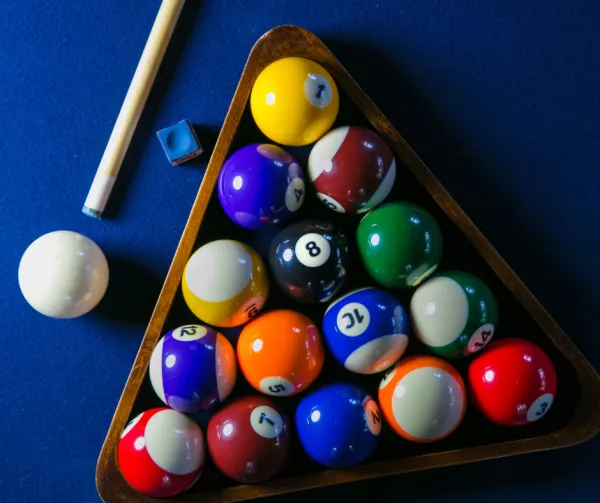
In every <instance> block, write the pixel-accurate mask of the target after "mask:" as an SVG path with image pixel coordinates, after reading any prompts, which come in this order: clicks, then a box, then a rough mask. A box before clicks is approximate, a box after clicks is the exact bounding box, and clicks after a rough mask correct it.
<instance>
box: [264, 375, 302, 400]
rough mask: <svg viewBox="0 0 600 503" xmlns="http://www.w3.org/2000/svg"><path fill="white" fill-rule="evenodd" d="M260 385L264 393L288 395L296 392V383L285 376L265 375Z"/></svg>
mask: <svg viewBox="0 0 600 503" xmlns="http://www.w3.org/2000/svg"><path fill="white" fill-rule="evenodd" d="M258 387H259V388H260V390H261V391H262V392H263V393H265V394H267V395H271V396H288V395H291V394H292V393H293V392H294V385H293V384H292V383H291V382H290V381H288V380H287V379H285V378H283V377H265V378H263V379H262V380H261V381H260V383H259V385H258Z"/></svg>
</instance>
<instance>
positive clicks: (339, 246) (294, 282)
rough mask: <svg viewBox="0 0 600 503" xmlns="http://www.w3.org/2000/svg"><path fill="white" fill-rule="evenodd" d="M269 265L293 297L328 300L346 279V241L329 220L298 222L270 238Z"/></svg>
mask: <svg viewBox="0 0 600 503" xmlns="http://www.w3.org/2000/svg"><path fill="white" fill-rule="evenodd" d="M269 265H270V268H271V272H272V274H273V278H274V280H275V282H276V283H277V284H278V285H279V287H280V288H281V289H282V290H283V291H284V292H286V293H287V294H288V295H289V296H290V297H292V298H293V299H295V300H297V301H300V302H304V303H314V302H327V301H329V300H330V299H331V298H332V297H333V296H334V295H335V294H336V293H337V291H338V290H339V289H340V288H341V287H342V285H343V284H344V281H345V279H346V274H347V271H348V265H349V254H348V241H347V239H346V236H345V234H343V233H342V232H340V231H339V230H337V229H336V228H335V227H334V226H333V225H332V224H330V223H328V222H324V221H319V220H304V221H301V222H297V223H294V224H292V225H289V226H288V227H286V228H285V229H283V230H281V231H280V232H279V233H278V234H277V235H276V236H275V238H274V239H273V241H272V243H271V248H270V251H269Z"/></svg>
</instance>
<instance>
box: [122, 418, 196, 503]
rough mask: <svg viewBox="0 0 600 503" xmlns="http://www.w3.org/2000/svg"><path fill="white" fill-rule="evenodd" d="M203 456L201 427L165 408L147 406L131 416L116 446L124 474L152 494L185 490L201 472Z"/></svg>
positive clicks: (130, 481) (129, 481)
mask: <svg viewBox="0 0 600 503" xmlns="http://www.w3.org/2000/svg"><path fill="white" fill-rule="evenodd" d="M205 456H206V450H205V445H204V437H203V435H202V430H201V429H200V427H199V426H198V425H197V424H196V423H195V422H194V421H192V420H191V419H190V418H188V417H187V416H186V415H185V414H182V413H181V412H178V411H176V410H172V409H168V408H156V409H150V410H147V411H145V412H142V413H141V414H140V415H138V416H137V417H135V418H134V419H132V420H131V421H130V422H129V423H128V424H127V426H126V427H125V429H124V430H123V433H122V434H121V438H120V440H119V445H118V447H117V458H118V463H119V468H120V470H121V473H122V474H123V478H124V479H125V480H126V481H127V483H128V484H129V485H130V486H131V487H133V488H134V489H135V490H137V491H139V492H141V493H143V494H147V495H149V496H152V497H155V498H165V497H169V496H175V495H177V494H181V493H183V492H185V491H187V490H188V489H189V488H190V487H191V486H192V485H193V484H194V483H195V482H196V481H197V480H198V478H199V477H200V475H201V474H202V469H203V467H204V460H205Z"/></svg>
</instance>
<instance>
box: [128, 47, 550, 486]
mask: <svg viewBox="0 0 600 503" xmlns="http://www.w3.org/2000/svg"><path fill="white" fill-rule="evenodd" d="M339 103H340V100H339V95H338V89H337V86H336V83H335V82H334V80H333V78H332V77H331V75H330V74H329V72H328V71H327V70H326V69H325V68H324V67H323V66H321V65H319V64H318V63H316V62H314V61H309V60H307V59H303V58H297V57H292V58H283V59H280V60H277V61H275V62H273V63H272V64H270V65H268V66H267V67H266V68H265V69H264V70H263V71H262V72H261V73H260V75H259V76H258V78H257V79H256V81H255V83H254V86H253V89H252V93H251V96H250V111H251V114H252V118H253V119H254V122H255V124H256V126H257V127H258V130H259V132H260V133H262V134H263V135H264V138H262V139H260V138H259V139H258V141H256V137H253V142H252V143H250V142H248V144H246V145H243V146H241V147H239V148H237V149H236V150H234V151H232V152H230V153H229V154H228V156H227V157H226V159H225V161H224V164H223V166H222V167H221V169H220V172H219V176H218V179H217V184H216V191H215V192H216V193H215V200H217V199H218V201H217V202H216V204H217V207H219V206H220V209H219V210H217V211H221V210H222V214H221V215H220V216H218V215H215V213H214V210H211V211H212V213H211V214H210V218H214V219H215V222H216V225H215V227H217V231H218V232H217V236H218V237H217V236H216V237H215V238H214V239H213V240H210V241H208V242H204V241H201V242H198V243H197V244H196V246H195V249H194V252H193V253H192V254H191V256H190V257H189V259H188V261H187V264H186V265H185V268H184V271H183V277H182V280H181V292H182V295H183V299H184V302H185V306H187V309H186V310H185V314H184V315H183V316H184V317H185V320H182V323H181V324H180V325H179V326H171V327H169V329H168V330H165V333H164V336H163V337H161V338H159V339H158V340H157V342H156V345H155V347H154V348H153V352H152V355H151V359H150V366H149V372H148V375H149V380H150V384H151V386H152V388H153V389H154V391H155V394H156V397H157V400H158V403H159V404H160V405H161V407H157V408H154V409H151V410H148V411H145V412H142V414H140V415H138V416H137V417H135V418H134V419H133V420H132V421H131V422H130V423H129V425H128V426H127V427H126V428H125V430H124V432H123V436H122V438H121V441H120V445H119V451H118V458H119V464H120V467H121V471H122V473H123V476H124V478H125V479H126V480H127V481H128V482H129V483H130V484H131V485H132V486H133V487H134V488H136V489H137V490H139V491H141V492H143V493H146V494H148V495H151V496H154V497H164V496H170V495H174V494H178V493H180V492H183V491H185V490H187V489H188V488H189V487H190V486H191V485H192V484H194V482H195V481H196V480H197V479H198V477H200V474H201V473H202V471H203V469H204V461H205V445H204V436H203V435H204V432H203V431H202V430H201V428H200V427H199V426H198V423H197V422H196V416H195V414H198V413H202V414H203V415H204V414H206V415H207V416H209V419H208V423H207V428H206V432H205V433H206V443H207V450H208V455H209V456H210V458H211V461H212V463H211V464H210V466H211V467H212V468H213V469H216V470H219V471H220V472H221V473H222V474H223V475H225V476H226V477H228V478H229V479H232V480H234V481H236V482H238V483H241V484H255V483H260V482H264V481H267V480H270V479H273V478H274V477H277V476H279V475H281V473H282V471H283V470H284V469H285V467H286V466H287V464H288V462H289V460H290V459H297V458H298V457H299V456H300V457H301V456H302V455H305V456H306V457H308V459H309V460H312V462H314V463H316V464H318V465H321V466H324V467H328V468H337V469H346V468H350V467H352V466H355V465H357V464H360V463H363V462H365V461H366V460H368V459H370V458H371V459H373V458H375V457H376V456H378V454H377V451H378V449H384V450H385V449H387V450H388V451H389V449H395V448H397V449H399V450H401V449H403V448H405V447H406V445H407V442H411V443H415V444H425V443H432V442H444V439H446V438H448V437H450V436H452V435H453V434H454V432H456V431H457V430H458V429H460V428H461V426H463V427H464V425H463V418H464V417H465V414H466V413H467V411H468V410H472V412H470V413H471V414H479V415H480V416H481V417H482V418H485V420H487V421H488V422H491V423H494V424H497V425H501V426H510V427H514V426H522V425H527V424H531V423H533V422H535V421H538V420H541V419H542V418H543V417H544V416H546V415H547V414H548V413H549V411H550V409H551V407H552V404H553V402H554V398H555V395H556V390H557V376H556V371H555V369H554V366H553V364H552V361H551V360H550V358H549V356H548V354H546V353H545V351H544V350H542V348H540V347H539V346H537V345H535V344H533V343H532V342H530V341H526V340H524V339H522V338H518V337H514V334H510V333H508V334H507V333H506V332H505V333H503V329H502V328H501V327H500V325H499V324H500V322H501V321H500V320H501V318H502V312H501V308H500V306H499V305H498V301H497V299H496V295H495V293H494V290H498V289H499V288H501V287H500V286H499V285H498V284H488V281H490V282H491V281H493V276H491V277H489V279H488V280H484V278H482V277H479V276H478V275H477V274H476V273H475V271H469V270H465V267H467V266H468V264H467V266H465V261H462V262H461V266H459V267H458V268H457V267H456V266H455V265H453V264H451V262H452V259H451V258H448V257H446V255H447V254H446V253H445V249H446V247H448V248H452V247H453V246H454V245H455V243H452V242H448V243H445V242H444V229H445V228H447V225H448V221H447V220H445V219H444V216H443V215H442V214H441V213H440V212H439V209H438V208H437V206H436V205H435V204H431V205H430V207H428V208H425V207H423V206H422V205H421V204H417V203H416V202H415V201H411V200H405V199H397V198H395V197H394V194H395V193H398V192H400V193H403V194H408V193H410V191H409V190H405V188H406V187H405V186H403V183H405V182H406V178H404V179H403V175H404V174H405V172H403V168H404V167H403V165H402V164H401V163H399V162H398V160H397V159H396V157H395V154H394V151H393V150H392V148H391V147H390V144H389V143H388V141H387V138H386V134H385V131H379V132H378V131H375V130H374V129H371V128H369V127H363V126H358V125H354V124H344V123H339V121H338V109H339ZM240 134H241V133H240ZM297 146H309V152H308V155H306V154H307V152H304V154H303V153H302V151H298V153H296V151H290V148H293V147H297ZM292 152H294V153H293V154H292ZM398 186H400V187H401V189H400V191H394V188H395V187H398ZM231 229H233V230H231ZM236 230H237V231H238V232H236ZM201 231H202V229H201ZM200 236H201V237H202V236H203V233H202V232H200ZM250 243H252V244H250ZM260 243H262V244H260ZM467 268H468V267H467ZM401 299H402V300H401ZM185 306H183V308H184V309H185ZM178 313H179V312H178ZM504 335H508V336H509V337H503V336H504ZM236 337H237V340H236ZM460 359H462V360H463V362H465V363H466V364H465V365H456V367H455V365H454V364H455V362H457V360H460ZM328 367H329V368H328ZM324 369H325V372H324ZM459 369H461V371H459ZM462 369H465V371H464V372H463V371H462ZM328 370H331V371H332V374H333V375H335V378H334V379H332V378H331V376H330V375H327V374H328V372H327V371H328ZM373 376H374V377H373ZM373 379H375V380H373ZM163 405H164V406H166V407H163ZM470 406H472V407H470ZM385 430H387V432H388V435H390V436H389V437H388V439H386V442H381V441H380V438H381V436H382V433H383V432H384V431H385ZM394 439H398V442H397V443H395V442H393V440H394ZM295 446H298V447H295ZM294 447H295V448H296V449H298V448H299V449H302V451H303V453H299V452H292V449H293V448H294Z"/></svg>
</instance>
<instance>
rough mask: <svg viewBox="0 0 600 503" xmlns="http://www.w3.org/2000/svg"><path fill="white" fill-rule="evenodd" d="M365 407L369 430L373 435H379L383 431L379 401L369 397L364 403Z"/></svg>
mask: <svg viewBox="0 0 600 503" xmlns="http://www.w3.org/2000/svg"><path fill="white" fill-rule="evenodd" d="M364 409H365V416H366V418H367V426H368V427H369V431H370V432H371V433H372V434H373V435H379V434H380V433H381V412H379V407H378V406H377V402H376V401H375V400H373V399H372V398H371V397H369V398H368V399H367V401H366V403H365V404H364Z"/></svg>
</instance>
